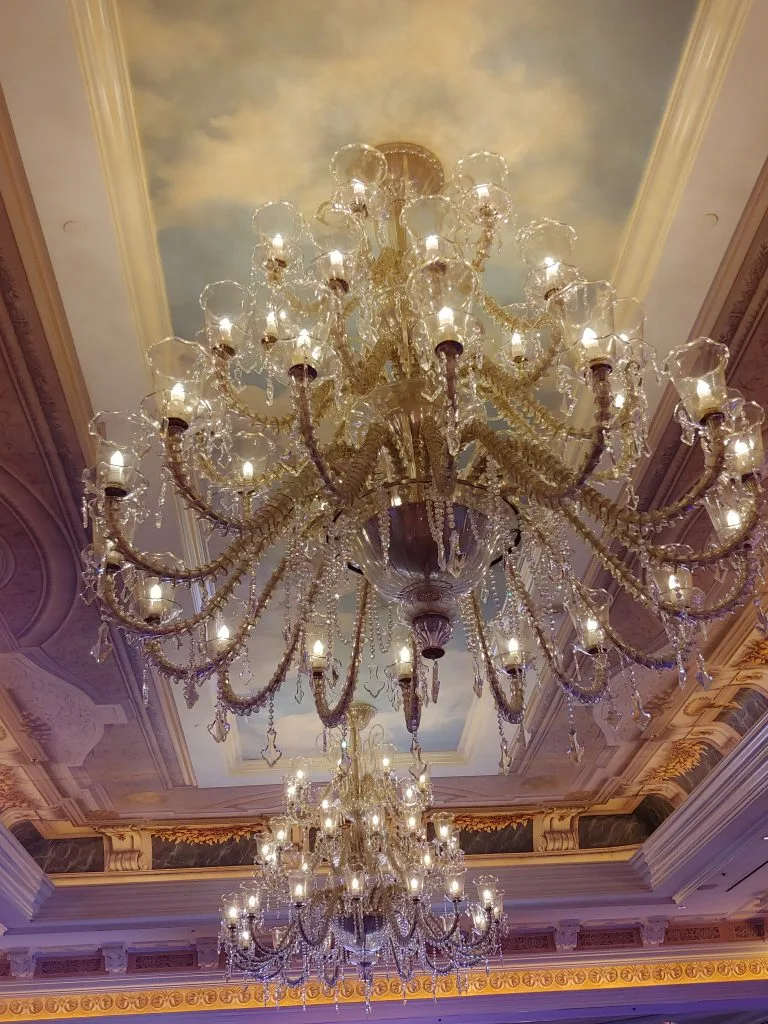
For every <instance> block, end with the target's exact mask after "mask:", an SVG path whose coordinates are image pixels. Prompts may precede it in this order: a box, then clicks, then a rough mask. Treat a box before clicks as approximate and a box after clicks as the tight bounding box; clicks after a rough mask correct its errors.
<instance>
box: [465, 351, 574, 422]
mask: <svg viewBox="0 0 768 1024" xmlns="http://www.w3.org/2000/svg"><path fill="white" fill-rule="evenodd" d="M477 373H478V376H479V377H480V379H481V381H483V382H484V384H485V388H486V389H487V392H488V393H489V395H490V396H491V397H492V398H493V399H494V401H497V402H499V403H500V404H499V408H500V410H501V412H503V413H504V414H505V415H507V416H510V417H514V418H515V420H516V421H518V422H520V421H522V422H524V423H526V424H527V426H528V429H529V430H530V431H531V432H532V433H533V429H532V426H533V427H539V428H544V429H545V430H546V431H548V432H549V433H550V434H552V435H554V437H558V436H560V435H564V436H565V437H569V438H573V439H576V440H579V441H587V440H589V439H590V438H591V437H592V431H591V430H586V429H584V428H579V427H569V426H568V424H567V423H564V422H563V421H562V420H559V419H558V418H557V417H556V416H553V415H552V413H551V412H549V410H548V409H546V408H545V407H544V406H543V405H542V404H541V403H540V402H537V401H536V400H535V399H534V398H532V397H531V396H530V394H529V392H528V391H527V389H526V387H523V386H521V377H519V376H517V375H515V374H512V373H509V372H508V371H507V370H504V369H502V367H500V366H499V364H498V363H495V362H494V361H493V360H492V359H484V360H483V362H482V364H481V365H480V367H479V368H478V370H477ZM523 383H524V384H526V385H527V383H528V382H527V381H524V382H523ZM510 395H514V402H513V401H512V399H511V398H510V397H509V396H510ZM515 405H519V406H520V407H521V408H522V409H524V410H525V414H526V416H528V418H529V419H530V420H532V421H533V425H532V426H531V424H530V423H528V421H527V420H526V419H525V417H524V416H521V415H520V413H519V412H518V411H517V409H516V408H515Z"/></svg>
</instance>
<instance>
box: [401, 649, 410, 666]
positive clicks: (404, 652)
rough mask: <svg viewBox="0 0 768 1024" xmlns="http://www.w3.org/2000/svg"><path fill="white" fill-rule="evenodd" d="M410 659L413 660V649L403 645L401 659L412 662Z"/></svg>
mask: <svg viewBox="0 0 768 1024" xmlns="http://www.w3.org/2000/svg"><path fill="white" fill-rule="evenodd" d="M410 660H411V650H410V648H409V647H401V648H400V661H402V662H404V663H410Z"/></svg>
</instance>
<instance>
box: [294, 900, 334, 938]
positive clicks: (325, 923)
mask: <svg viewBox="0 0 768 1024" xmlns="http://www.w3.org/2000/svg"><path fill="white" fill-rule="evenodd" d="M335 906H336V904H335V902H334V903H331V905H330V909H329V910H328V911H327V912H326V913H325V914H324V915H323V917H322V919H321V922H320V929H319V934H318V936H316V937H311V936H309V935H308V934H307V931H306V929H305V927H304V922H303V921H302V913H301V911H302V910H303V909H304V908H303V907H299V908H298V910H297V913H296V926H297V928H298V933H299V935H300V936H301V941H302V942H303V943H304V945H305V946H309V948H310V949H312V950H314V949H317V947H318V946H321V945H322V944H323V943H324V942H325V940H326V937H327V936H328V932H329V931H330V929H331V918H332V916H333V910H334V908H335Z"/></svg>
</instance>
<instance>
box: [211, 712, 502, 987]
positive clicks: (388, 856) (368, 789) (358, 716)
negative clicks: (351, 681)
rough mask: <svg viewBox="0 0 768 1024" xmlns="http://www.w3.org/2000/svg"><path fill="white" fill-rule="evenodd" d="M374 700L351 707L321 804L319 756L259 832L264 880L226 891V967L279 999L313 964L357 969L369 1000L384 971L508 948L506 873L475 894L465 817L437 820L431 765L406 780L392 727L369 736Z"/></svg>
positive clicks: (444, 968) (298, 768)
mask: <svg viewBox="0 0 768 1024" xmlns="http://www.w3.org/2000/svg"><path fill="white" fill-rule="evenodd" d="M373 712H374V709H373V708H372V707H371V706H370V705H367V704H361V703H353V704H352V706H351V707H350V710H349V714H348V731H347V732H346V733H345V734H343V735H344V738H342V739H341V742H340V744H339V747H338V749H337V750H335V751H332V758H333V759H334V760H335V761H336V764H337V767H336V768H335V770H334V771H333V773H332V775H331V779H330V782H328V783H327V784H326V785H324V786H323V787H322V788H321V790H320V792H319V794H318V795H317V802H316V803H314V802H313V796H314V795H313V792H312V786H311V783H310V779H309V766H308V764H307V763H306V762H303V761H298V762H296V763H295V764H294V766H293V770H292V771H291V773H290V774H289V775H286V776H285V780H284V781H285V807H286V813H285V814H281V815H278V816H275V817H273V818H270V820H269V822H268V830H267V831H265V832H263V833H262V834H261V835H260V837H259V842H258V856H257V865H256V870H255V877H254V880H253V882H251V883H246V884H245V885H244V886H243V887H242V888H241V890H240V891H239V892H235V893H232V894H230V895H229V896H225V897H224V900H223V904H222V922H221V933H220V941H221V944H222V946H223V947H224V949H225V951H226V958H227V973H228V975H229V976H230V977H233V976H234V977H238V976H243V977H244V978H245V979H246V980H247V981H259V982H262V983H263V984H265V985H267V987H271V991H272V993H273V994H274V996H275V998H276V999H278V1000H279V998H280V996H281V994H282V993H283V992H284V991H285V990H286V989H287V988H289V987H291V986H293V987H296V986H298V987H301V988H304V987H305V986H306V983H307V982H308V981H309V980H310V979H311V978H312V977H313V976H314V977H315V978H316V979H317V980H318V981H319V982H320V983H321V984H322V985H323V986H324V987H326V988H329V989H336V988H337V986H338V984H339V982H340V981H342V980H343V979H344V976H345V972H356V973H357V975H358V977H359V978H360V979H361V980H362V982H363V983H364V990H365V996H366V1000H369V999H370V997H371V994H372V986H373V980H374V970H376V969H379V970H382V971H385V970H386V971H388V972H391V973H394V974H396V975H397V976H398V977H399V978H400V979H401V980H402V981H404V982H407V981H410V980H411V978H412V977H413V975H414V973H415V972H416V971H417V970H418V971H420V972H427V973H429V974H431V975H433V976H434V977H436V976H438V975H444V974H450V973H452V972H455V973H459V972H461V971H463V970H465V969H466V968H469V967H473V966H476V965H478V964H485V965H486V966H488V963H489V959H490V958H491V957H493V956H498V955H500V951H501V937H502V935H503V934H504V931H505V928H506V925H505V918H504V913H503V893H502V892H501V891H500V890H499V887H498V884H497V880H496V878H494V877H492V876H490V875H486V876H482V877H481V878H479V879H477V881H476V886H477V902H476V903H473V904H468V903H467V902H466V900H465V895H464V879H465V873H466V868H465V866H464V857H463V854H462V852H461V850H460V848H459V842H458V833H457V832H456V830H455V829H454V824H453V818H452V816H451V815H450V814H447V813H443V812H441V813H435V814H433V815H432V816H431V819H430V822H429V824H427V822H426V821H425V818H424V811H425V809H426V808H427V806H428V805H429V802H430V799H431V794H430V786H429V771H428V768H427V766H426V765H423V766H422V770H421V772H420V773H419V775H418V776H417V777H416V778H415V779H414V778H410V777H405V778H402V779H400V778H398V777H397V776H396V775H395V772H394V770H393V751H392V748H390V747H389V745H388V744H386V743H384V742H383V734H382V731H381V730H380V729H377V727H374V728H373V729H371V730H370V733H369V736H368V739H367V740H366V742H365V743H364V744H363V743H361V736H360V733H361V730H363V729H365V728H366V726H367V725H368V723H369V722H370V720H371V717H372V715H373ZM430 834H431V838H428V836H429V835H430ZM435 904H442V907H441V911H442V912H441V913H435V910H434V905H435ZM270 932H271V933H270Z"/></svg>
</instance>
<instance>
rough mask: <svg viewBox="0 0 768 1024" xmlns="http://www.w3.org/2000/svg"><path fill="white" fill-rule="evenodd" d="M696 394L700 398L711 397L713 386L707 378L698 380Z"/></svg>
mask: <svg viewBox="0 0 768 1024" xmlns="http://www.w3.org/2000/svg"><path fill="white" fill-rule="evenodd" d="M696 394H697V395H698V397H699V398H709V396H710V395H711V394H712V388H711V387H710V386H709V384H708V383H707V382H706V381H705V380H697V381H696Z"/></svg>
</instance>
